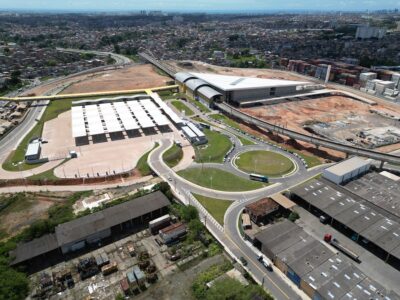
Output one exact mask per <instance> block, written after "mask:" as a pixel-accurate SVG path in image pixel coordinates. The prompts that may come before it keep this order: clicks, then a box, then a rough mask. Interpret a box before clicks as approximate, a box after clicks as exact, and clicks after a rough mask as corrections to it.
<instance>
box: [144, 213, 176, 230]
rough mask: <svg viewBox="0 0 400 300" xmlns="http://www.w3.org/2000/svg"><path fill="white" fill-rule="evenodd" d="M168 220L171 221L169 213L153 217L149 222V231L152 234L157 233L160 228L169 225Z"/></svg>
mask: <svg viewBox="0 0 400 300" xmlns="http://www.w3.org/2000/svg"><path fill="white" fill-rule="evenodd" d="M170 222H171V216H170V215H164V216H162V217H159V218H157V219H154V220H153V221H150V222H149V229H150V232H151V233H152V234H157V233H158V231H159V230H160V229H162V228H165V227H167V226H169V225H170Z"/></svg>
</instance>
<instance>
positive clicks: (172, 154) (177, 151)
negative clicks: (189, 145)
mask: <svg viewBox="0 0 400 300" xmlns="http://www.w3.org/2000/svg"><path fill="white" fill-rule="evenodd" d="M182 157H183V151H182V148H181V147H178V146H177V145H176V144H174V145H173V146H172V147H171V148H169V149H168V150H167V151H166V152H165V153H164V154H163V160H164V162H165V163H166V164H167V165H168V166H169V167H170V168H173V167H175V166H176V165H178V164H179V162H180V161H181V159H182Z"/></svg>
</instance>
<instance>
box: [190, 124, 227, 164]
mask: <svg viewBox="0 0 400 300" xmlns="http://www.w3.org/2000/svg"><path fill="white" fill-rule="evenodd" d="M204 134H205V135H206V136H207V139H208V143H207V144H205V145H201V146H197V147H196V148H195V150H196V162H215V163H222V160H223V158H224V156H225V154H226V153H227V152H228V151H229V149H230V148H231V147H232V143H231V141H230V139H229V138H228V137H227V136H226V135H223V134H221V133H219V132H217V131H212V130H209V129H204Z"/></svg>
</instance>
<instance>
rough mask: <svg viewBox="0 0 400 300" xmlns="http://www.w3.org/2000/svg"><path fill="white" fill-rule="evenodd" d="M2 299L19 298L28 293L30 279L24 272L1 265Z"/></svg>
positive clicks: (0, 290)
mask: <svg viewBox="0 0 400 300" xmlns="http://www.w3.org/2000/svg"><path fill="white" fill-rule="evenodd" d="M0 282H1V284H0V299H8V300H19V299H25V297H26V296H27V295H28V291H29V285H28V279H27V277H26V275H25V274H24V273H20V272H17V271H15V270H14V269H11V268H9V267H8V266H5V265H0Z"/></svg>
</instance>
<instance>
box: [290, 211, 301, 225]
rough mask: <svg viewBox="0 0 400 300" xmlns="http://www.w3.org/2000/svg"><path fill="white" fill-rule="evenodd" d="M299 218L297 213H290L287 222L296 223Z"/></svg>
mask: <svg viewBox="0 0 400 300" xmlns="http://www.w3.org/2000/svg"><path fill="white" fill-rule="evenodd" d="M299 218H300V215H299V213H298V212H297V211H292V212H291V213H290V215H289V217H288V219H289V221H292V222H294V221H296V220H297V219H299Z"/></svg>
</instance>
